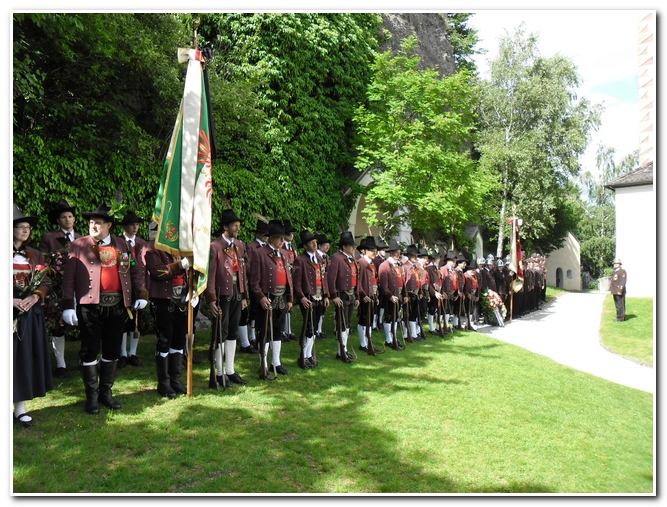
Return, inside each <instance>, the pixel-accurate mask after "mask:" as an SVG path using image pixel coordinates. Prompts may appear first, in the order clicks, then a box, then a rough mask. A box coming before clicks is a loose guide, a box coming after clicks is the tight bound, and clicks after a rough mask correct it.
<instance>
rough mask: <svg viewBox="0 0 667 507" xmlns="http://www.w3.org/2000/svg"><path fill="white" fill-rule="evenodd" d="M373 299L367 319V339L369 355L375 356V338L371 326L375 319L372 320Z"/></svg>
mask: <svg viewBox="0 0 667 507" xmlns="http://www.w3.org/2000/svg"><path fill="white" fill-rule="evenodd" d="M373 314H374V313H373V299H372V298H371V301H370V303H368V312H367V317H368V319H367V320H366V339H367V340H368V347H367V348H368V355H369V356H374V355H375V354H376V351H375V347H374V346H373V339H372V338H371V335H372V334H373V333H372V332H371V327H372V326H373V321H372V320H371V315H373Z"/></svg>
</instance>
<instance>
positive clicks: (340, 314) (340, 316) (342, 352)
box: [336, 299, 350, 363]
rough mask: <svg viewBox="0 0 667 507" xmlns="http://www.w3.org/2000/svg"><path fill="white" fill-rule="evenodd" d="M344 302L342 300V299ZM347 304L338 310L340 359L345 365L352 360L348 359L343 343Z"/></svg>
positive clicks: (337, 330) (337, 324)
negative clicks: (344, 313) (344, 309)
mask: <svg viewBox="0 0 667 507" xmlns="http://www.w3.org/2000/svg"><path fill="white" fill-rule="evenodd" d="M341 301H342V299H341ZM344 307H345V304H344V303H343V306H342V307H340V306H339V307H337V308H336V315H337V318H336V338H337V339H338V344H339V345H340V358H341V360H342V361H343V362H344V363H349V362H350V360H349V359H348V358H347V350H346V349H345V344H344V343H343V308H344Z"/></svg>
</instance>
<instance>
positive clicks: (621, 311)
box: [609, 259, 628, 322]
mask: <svg viewBox="0 0 667 507" xmlns="http://www.w3.org/2000/svg"><path fill="white" fill-rule="evenodd" d="M627 278H628V277H627V274H626V273H625V270H624V269H623V268H622V267H621V259H614V272H613V273H612V274H611V283H610V284H609V292H611V293H612V294H613V296H614V304H615V305H616V322H623V321H624V320H625V282H626V281H627Z"/></svg>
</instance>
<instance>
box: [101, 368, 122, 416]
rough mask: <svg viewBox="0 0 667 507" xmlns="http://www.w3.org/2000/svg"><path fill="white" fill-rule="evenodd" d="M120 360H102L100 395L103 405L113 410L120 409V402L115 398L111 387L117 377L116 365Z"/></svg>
mask: <svg viewBox="0 0 667 507" xmlns="http://www.w3.org/2000/svg"><path fill="white" fill-rule="evenodd" d="M117 365H118V361H100V395H99V400H100V403H101V404H102V405H104V406H105V407H107V408H110V409H111V410H118V409H119V408H120V403H118V402H117V401H116V400H114V399H113V396H112V395H111V388H112V387H113V383H114V380H115V378H116V367H117Z"/></svg>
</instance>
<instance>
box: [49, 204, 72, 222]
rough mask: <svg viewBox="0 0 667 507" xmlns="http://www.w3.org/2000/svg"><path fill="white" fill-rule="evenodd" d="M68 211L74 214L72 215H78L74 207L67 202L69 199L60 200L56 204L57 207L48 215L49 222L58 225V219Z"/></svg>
mask: <svg viewBox="0 0 667 507" xmlns="http://www.w3.org/2000/svg"><path fill="white" fill-rule="evenodd" d="M67 211H69V212H70V213H72V215H75V214H76V213H75V212H74V207H73V206H70V204H69V202H67V199H60V200H59V201H58V202H57V203H56V204H55V206H54V207H53V209H52V210H51V211H49V214H48V216H49V221H50V222H51V223H52V224H57V223H58V217H60V215H61V214H62V213H65V212H67Z"/></svg>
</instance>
